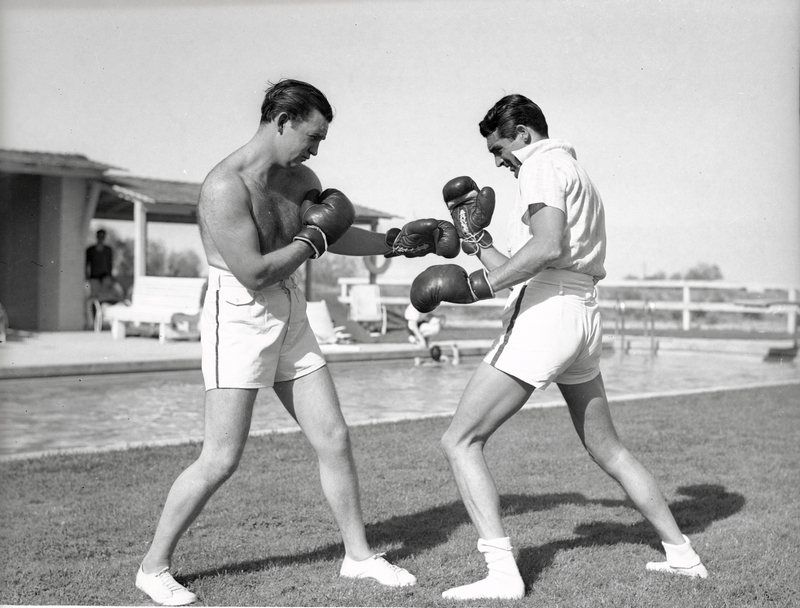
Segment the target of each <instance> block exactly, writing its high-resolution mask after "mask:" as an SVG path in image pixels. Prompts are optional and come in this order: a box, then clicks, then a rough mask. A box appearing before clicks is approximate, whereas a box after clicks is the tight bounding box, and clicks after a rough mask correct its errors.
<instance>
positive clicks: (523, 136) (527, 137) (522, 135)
mask: <svg viewBox="0 0 800 608" xmlns="http://www.w3.org/2000/svg"><path fill="white" fill-rule="evenodd" d="M515 139H519V140H521V141H522V142H523V143H524V144H525V145H526V146H527V145H528V144H529V143H531V133H530V131H528V129H527V128H526V127H525V126H524V125H517V128H516V131H515Z"/></svg>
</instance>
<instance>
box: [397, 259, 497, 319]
mask: <svg viewBox="0 0 800 608" xmlns="http://www.w3.org/2000/svg"><path fill="white" fill-rule="evenodd" d="M493 297H494V290H493V289H492V286H491V285H490V284H489V274H488V272H486V269H483V270H476V271H475V272H473V273H472V274H470V275H467V271H466V270H464V269H463V268H462V267H461V266H456V265H455V264H443V265H440V266H431V267H430V268H428V269H426V270H424V271H423V272H422V273H420V274H419V276H417V278H416V279H414V282H413V283H412V284H411V304H412V305H413V306H414V308H416V309H417V310H418V311H419V312H422V313H425V312H430V311H432V310H433V309H434V308H436V307H437V306H439V304H441V303H442V302H453V303H455V304H472V303H473V302H477V301H478V300H489V299H491V298H493Z"/></svg>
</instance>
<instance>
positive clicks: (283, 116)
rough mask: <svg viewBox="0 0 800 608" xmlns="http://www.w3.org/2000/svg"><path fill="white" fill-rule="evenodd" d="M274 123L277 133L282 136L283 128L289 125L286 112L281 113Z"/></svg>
mask: <svg viewBox="0 0 800 608" xmlns="http://www.w3.org/2000/svg"><path fill="white" fill-rule="evenodd" d="M275 123H276V124H277V125H278V133H280V134H281V135H283V127H285V126H286V125H287V124H289V115H288V114H287V113H286V112H281V113H280V114H278V117H277V118H276V119H275Z"/></svg>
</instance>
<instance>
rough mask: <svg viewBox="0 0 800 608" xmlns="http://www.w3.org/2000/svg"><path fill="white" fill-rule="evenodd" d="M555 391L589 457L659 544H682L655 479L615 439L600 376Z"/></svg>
mask: <svg viewBox="0 0 800 608" xmlns="http://www.w3.org/2000/svg"><path fill="white" fill-rule="evenodd" d="M559 388H560V389H561V393H562V394H563V395H564V399H565V400H566V402H567V406H568V407H569V413H570V415H571V416H572V423H573V424H574V425H575V430H576V431H577V432H578V435H579V436H580V439H581V441H582V442H583V445H584V447H585V448H586V451H587V452H588V453H589V456H591V457H592V459H593V460H594V461H595V462H597V464H598V465H600V467H601V468H602V469H603V470H604V471H605V472H606V473H608V474H609V475H610V476H611V477H612V478H614V479H615V480H616V481H617V482H618V483H619V484H620V485H621V486H622V489H623V490H625V492H626V493H627V494H628V496H629V497H630V498H631V500H632V501H633V503H634V504H635V505H636V508H638V509H639V511H640V512H641V513H642V515H643V516H644V517H645V519H647V521H649V522H650V523H651V524H652V525H653V527H654V528H655V529H656V532H657V533H658V535H659V536H660V537H661V540H662V542H665V543H669V544H682V543H683V542H684V539H683V535H682V534H681V531H680V529H679V528H678V524H677V523H676V522H675V518H674V517H673V516H672V512H671V511H670V510H669V507H668V506H667V502H666V500H665V499H664V496H663V494H662V493H661V490H660V489H659V487H658V484H657V483H656V480H655V478H654V477H653V475H652V474H651V473H650V472H649V471H648V470H647V469H646V468H645V467H644V466H643V465H642V464H641V463H640V462H639V461H638V460H637V459H636V458H635V457H634V456H633V455H632V454H631V453H630V452H629V451H628V450H627V449H626V448H625V446H624V445H622V443H621V442H620V440H619V438H618V437H617V432H616V430H615V429H614V423H613V422H612V420H611V413H610V412H609V409H608V400H607V399H606V392H605V387H604V386H603V378H602V376H601V375H600V374H598V375H597V377H596V378H594V379H593V380H590V381H589V382H585V383H583V384H572V385H570V384H559Z"/></svg>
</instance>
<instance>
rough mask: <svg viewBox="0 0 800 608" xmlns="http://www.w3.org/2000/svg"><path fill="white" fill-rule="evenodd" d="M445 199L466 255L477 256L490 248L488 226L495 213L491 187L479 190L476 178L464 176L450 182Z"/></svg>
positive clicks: (443, 191) (444, 190) (445, 189)
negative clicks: (474, 179)
mask: <svg viewBox="0 0 800 608" xmlns="http://www.w3.org/2000/svg"><path fill="white" fill-rule="evenodd" d="M442 196H443V197H444V202H445V204H446V205H447V209H448V210H449V211H450V216H451V217H452V218H453V224H455V227H456V230H457V231H458V236H460V237H461V249H462V250H463V251H464V253H466V254H467V255H476V254H477V253H478V251H479V250H480V249H486V248H487V247H491V246H492V235H491V234H489V232H488V231H487V230H486V227H487V226H488V225H489V224H490V223H491V221H492V214H493V213H494V202H495V199H494V190H493V189H492V188H490V187H489V186H486V187H484V188H482V189H480V190H479V189H478V185H477V184H476V183H475V182H474V181H473V179H472V178H471V177H468V176H466V175H465V176H462V177H456V178H453V179H451V180H450V181H449V182H447V183H446V184H445V185H444V188H442Z"/></svg>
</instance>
